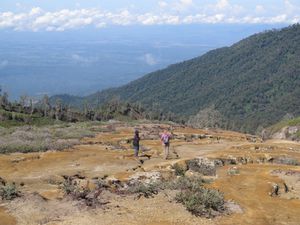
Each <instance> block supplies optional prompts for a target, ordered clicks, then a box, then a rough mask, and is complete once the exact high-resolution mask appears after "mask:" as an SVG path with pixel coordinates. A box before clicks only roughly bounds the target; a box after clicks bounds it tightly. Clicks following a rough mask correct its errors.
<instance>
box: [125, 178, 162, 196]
mask: <svg viewBox="0 0 300 225" xmlns="http://www.w3.org/2000/svg"><path fill="white" fill-rule="evenodd" d="M160 189H161V186H160V183H150V184H144V183H140V182H138V183H135V184H133V185H131V186H130V187H129V188H128V192H129V193H131V194H138V196H137V198H140V197H142V196H144V197H145V198H149V197H153V195H156V194H158V192H159V190H160Z"/></svg>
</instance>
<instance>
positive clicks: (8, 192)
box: [0, 183, 20, 200]
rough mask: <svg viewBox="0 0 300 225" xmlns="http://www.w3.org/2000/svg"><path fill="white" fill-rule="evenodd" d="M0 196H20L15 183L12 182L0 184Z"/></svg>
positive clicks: (8, 197)
mask: <svg viewBox="0 0 300 225" xmlns="http://www.w3.org/2000/svg"><path fill="white" fill-rule="evenodd" d="M0 196H1V198H2V199H4V200H13V199H14V198H17V197H19V196H20V192H19V191H18V189H17V187H16V185H15V184H14V183H13V184H6V185H3V186H0Z"/></svg>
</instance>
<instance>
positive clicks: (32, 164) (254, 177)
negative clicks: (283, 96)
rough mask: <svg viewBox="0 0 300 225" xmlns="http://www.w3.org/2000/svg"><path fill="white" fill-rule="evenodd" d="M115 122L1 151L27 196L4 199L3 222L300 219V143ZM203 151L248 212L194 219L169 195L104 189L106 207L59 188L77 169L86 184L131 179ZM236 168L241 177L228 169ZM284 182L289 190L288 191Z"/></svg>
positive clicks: (219, 183)
mask: <svg viewBox="0 0 300 225" xmlns="http://www.w3.org/2000/svg"><path fill="white" fill-rule="evenodd" d="M112 126H113V129H107V131H106V132H102V133H99V134H98V135H97V136H96V137H95V138H86V139H83V140H82V145H79V146H76V147H74V148H73V149H67V150H64V151H49V152H45V153H29V154H11V155H0V177H2V178H3V179H5V180H6V181H8V182H16V183H17V185H19V184H21V183H22V184H24V186H20V187H19V188H20V190H21V192H22V194H23V196H22V197H21V198H17V199H15V200H13V201H10V202H5V201H2V203H1V205H0V206H1V207H0V225H8V224H30V225H34V224H51V225H54V224H55V225H56V224H57V225H58V224H72V225H73V224H85V225H89V224H91V225H92V224H93V225H94V224H101V225H102V224H103V225H104V224H121V225H123V224H124V225H127V224H128V225H129V224H146V225H154V224H158V225H159V224H161V225H169V224H170V225H171V224H185V225H189V224H262V225H263V224H276V225H281V224H282V225H283V224H291V225H292V224H295V225H296V224H299V221H300V213H299V211H300V200H299V197H300V190H299V177H298V172H300V166H299V165H286V164H294V162H296V161H298V162H300V144H299V143H295V142H287V141H268V142H264V143H261V142H260V140H259V139H255V138H253V137H251V138H249V137H247V136H246V135H244V134H239V133H235V132H227V131H220V130H197V129H191V128H185V127H180V126H172V127H171V126H170V125H160V124H140V125H137V126H135V127H133V126H130V125H126V124H113V125H110V128H111V127H112ZM135 128H139V130H140V131H141V137H142V141H141V144H142V150H143V151H142V152H141V156H140V158H139V159H136V158H134V157H133V150H132V149H131V143H130V141H129V140H130V139H131V138H132V134H133V131H134V129H135ZM166 128H169V129H172V132H173V133H174V139H173V140H172V144H171V149H170V157H169V159H168V160H164V159H163V153H162V152H163V151H162V146H161V143H160V141H159V136H158V134H159V133H160V132H162V130H164V129H166ZM250 141H251V142H250ZM253 141H256V142H255V143H254V142H253ZM199 156H203V157H208V158H210V159H222V160H223V161H224V162H226V163H225V165H224V166H221V167H219V168H218V170H217V176H216V177H215V178H214V182H213V183H211V184H210V185H209V186H210V187H211V188H217V189H219V190H220V191H222V192H223V193H224V196H225V198H226V199H227V200H230V201H233V202H235V203H236V204H238V205H239V207H240V208H241V209H242V212H241V211H239V210H237V211H236V212H232V213H230V214H229V215H223V216H220V217H217V218H215V219H206V218H200V217H195V216H193V215H191V214H190V213H189V212H188V211H186V209H185V208H184V206H182V205H181V204H178V203H176V202H175V201H174V200H173V198H172V196H170V195H169V193H167V192H162V193H159V194H158V195H156V196H154V197H153V198H143V197H142V198H140V199H138V200H137V199H134V197H133V196H120V195H113V194H111V193H103V201H104V202H106V203H107V204H105V205H103V206H102V207H96V208H88V207H82V206H79V205H78V204H77V203H76V202H74V201H71V200H69V199H67V198H66V197H65V196H64V193H63V192H62V189H61V183H62V182H63V176H72V175H75V174H77V175H78V176H81V177H82V179H83V180H84V181H92V180H93V178H94V179H95V178H99V177H103V176H108V177H114V178H116V179H119V180H126V179H128V177H130V176H131V175H133V174H135V173H136V172H141V171H168V170H170V165H172V164H174V163H175V162H180V161H184V160H188V159H193V158H195V157H199ZM228 162H230V163H228ZM232 167H235V168H234V169H235V170H237V171H238V173H237V174H228V171H229V170H230V169H231V168H232ZM289 171H293V172H292V173H291V172H289ZM297 171H298V172H297ZM92 184H93V183H92V182H91V183H90V185H92ZM274 184H277V185H278V186H279V193H278V195H275V196H271V195H270V193H271V192H272V187H273V185H274ZM284 184H286V185H287V186H288V187H289V192H287V193H286V192H285V191H284Z"/></svg>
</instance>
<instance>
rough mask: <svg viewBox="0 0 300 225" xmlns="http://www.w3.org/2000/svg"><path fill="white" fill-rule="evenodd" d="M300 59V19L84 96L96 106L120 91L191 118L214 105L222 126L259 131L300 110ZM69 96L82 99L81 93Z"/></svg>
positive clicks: (145, 103) (70, 100)
mask: <svg viewBox="0 0 300 225" xmlns="http://www.w3.org/2000/svg"><path fill="white" fill-rule="evenodd" d="M178 54H179V53H178ZM299 59H300V25H299V24H298V25H293V26H290V27H287V28H284V29H282V30H271V31H267V32H264V33H259V34H256V35H253V36H251V37H249V38H247V39H244V40H242V41H240V42H238V43H236V44H234V45H233V46H231V47H224V48H220V49H216V50H213V51H210V52H208V53H207V54H205V55H203V56H201V57H198V58H194V59H191V60H188V61H185V62H182V63H178V64H175V65H171V66H169V67H168V68H166V69H164V70H159V71H157V72H154V73H150V74H148V75H146V76H144V77H142V78H140V79H138V80H135V81H133V82H131V83H129V84H127V85H125V86H122V87H119V88H114V89H109V90H106V91H102V92H98V93H96V94H93V95H90V96H87V97H86V98H85V100H86V101H88V102H90V103H92V104H94V105H97V104H103V103H104V102H106V101H107V100H109V99H111V98H112V96H119V97H120V99H121V100H126V101H129V102H140V103H141V104H142V105H143V106H145V107H146V108H148V109H153V108H155V109H159V110H162V111H163V112H168V111H170V112H172V113H175V114H179V115H182V116H185V117H186V119H187V118H189V117H190V116H192V115H196V114H197V113H198V112H199V111H200V110H201V111H203V110H204V111H207V110H205V109H213V110H214V112H215V111H217V112H218V113H220V115H221V116H222V119H221V120H220V121H216V123H217V124H218V125H220V126H221V127H224V128H227V129H234V130H241V131H246V132H255V131H256V130H257V128H258V127H259V126H263V127H267V126H270V125H272V124H274V123H276V122H277V121H280V120H281V118H282V117H283V116H284V115H285V114H286V113H291V114H294V115H300V107H299V106H300V101H299V98H300V88H299V87H300V63H299ZM59 97H61V96H59ZM64 99H66V98H64ZM66 100H67V101H68V103H74V102H76V101H77V104H78V98H68V99H66ZM213 122H214V121H213Z"/></svg>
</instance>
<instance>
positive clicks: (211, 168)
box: [187, 157, 216, 176]
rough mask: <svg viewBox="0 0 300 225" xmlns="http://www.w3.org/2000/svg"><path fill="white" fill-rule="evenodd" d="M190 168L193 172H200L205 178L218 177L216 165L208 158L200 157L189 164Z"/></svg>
mask: <svg viewBox="0 0 300 225" xmlns="http://www.w3.org/2000/svg"><path fill="white" fill-rule="evenodd" d="M187 164H188V168H189V169H190V170H191V171H194V172H198V173H201V174H203V175H204V176H215V175H216V165H215V162H214V161H213V160H209V159H208V158H204V157H198V158H195V159H192V160H189V161H188V162H187Z"/></svg>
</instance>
